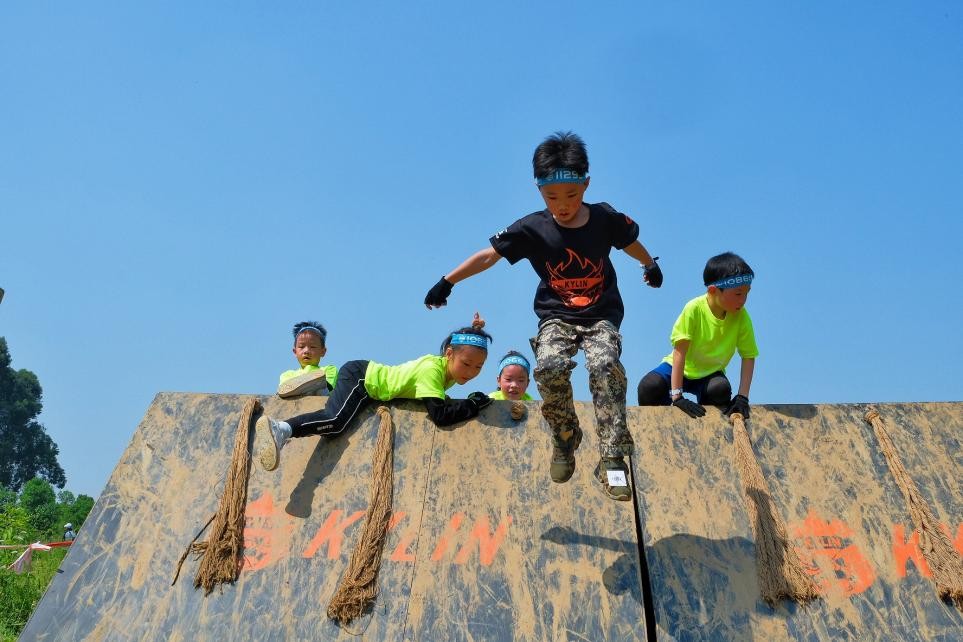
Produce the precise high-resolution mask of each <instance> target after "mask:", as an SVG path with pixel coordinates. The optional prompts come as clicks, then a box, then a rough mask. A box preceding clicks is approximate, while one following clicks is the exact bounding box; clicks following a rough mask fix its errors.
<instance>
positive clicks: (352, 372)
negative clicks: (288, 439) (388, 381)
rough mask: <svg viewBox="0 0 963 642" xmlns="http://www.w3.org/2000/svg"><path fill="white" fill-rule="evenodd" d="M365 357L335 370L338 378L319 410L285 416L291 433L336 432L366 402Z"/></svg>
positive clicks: (340, 429)
mask: <svg viewBox="0 0 963 642" xmlns="http://www.w3.org/2000/svg"><path fill="white" fill-rule="evenodd" d="M367 369H368V362H367V361H365V360H359V361H349V362H348V363H346V364H344V365H343V366H341V368H340V369H339V370H338V380H337V382H336V383H335V386H334V390H333V391H331V394H330V396H329V397H328V403H327V405H325V407H324V408H322V409H321V410H317V411H315V412H309V413H307V414H304V415H298V416H297V417H291V418H290V419H285V421H286V422H287V423H288V424H290V425H291V436H292V437H306V436H308V435H337V434H338V433H340V432H342V431H343V430H344V429H345V428H347V427H348V424H349V423H351V420H352V419H354V418H355V416H356V415H357V414H358V413H359V412H360V411H361V410H362V409H363V408H364V407H365V406H366V405H367V404H368V402H369V401H370V400H371V397H369V396H368V392H367V391H366V390H365V387H364V374H365V371H367Z"/></svg>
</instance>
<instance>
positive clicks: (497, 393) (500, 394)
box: [488, 390, 532, 401]
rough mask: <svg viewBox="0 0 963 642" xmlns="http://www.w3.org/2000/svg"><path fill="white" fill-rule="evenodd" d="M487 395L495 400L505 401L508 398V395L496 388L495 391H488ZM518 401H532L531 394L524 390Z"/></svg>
mask: <svg viewBox="0 0 963 642" xmlns="http://www.w3.org/2000/svg"><path fill="white" fill-rule="evenodd" d="M488 396H489V397H491V398H492V399H494V400H495V401H506V400H507V399H508V397H506V396H505V393H504V392H502V391H501V390H496V391H495V392H490V393H488ZM520 401H532V395H530V394H528V393H527V392H526V393H524V394H522V398H521V400H520Z"/></svg>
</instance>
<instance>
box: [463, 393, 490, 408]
mask: <svg viewBox="0 0 963 642" xmlns="http://www.w3.org/2000/svg"><path fill="white" fill-rule="evenodd" d="M468 401H470V402H472V404H474V405H475V408H476V409H478V410H481V409H482V408H484V407H485V406H487V405H488V404H490V403H491V402H492V398H491V397H489V396H488V395H486V394H485V393H484V392H473V393H471V394H470V395H468Z"/></svg>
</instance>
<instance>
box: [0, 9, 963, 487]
mask: <svg viewBox="0 0 963 642" xmlns="http://www.w3.org/2000/svg"><path fill="white" fill-rule="evenodd" d="M550 7H551V8H549V5H546V4H544V3H539V4H535V3H530V4H527V5H526V4H523V3H515V2H512V3H507V2H506V3H503V2H488V3H464V2H415V3H387V2H383V3H372V2H363V1H362V2H353V3H321V2H317V3H309V2H300V3H283V4H275V5H273V6H270V7H269V6H267V5H263V4H255V3H248V2H241V3H202V4H201V5H198V4H197V3H183V2H172V3H163V4H160V3H150V4H146V3H135V4H133V5H132V4H131V3H84V4H83V6H78V5H53V4H50V3H5V4H4V5H3V7H2V8H0V89H2V94H0V95H2V99H0V287H3V288H5V289H6V292H7V294H6V297H5V299H4V301H3V303H2V304H0V335H2V336H5V337H6V338H7V341H8V343H9V347H10V351H11V354H12V357H13V364H14V367H16V368H27V369H29V370H32V371H34V372H35V373H36V374H37V375H38V376H39V378H40V381H41V384H42V385H43V389H44V412H43V414H42V415H41V421H42V422H43V423H44V425H45V426H46V428H47V431H48V432H49V433H50V434H51V435H52V437H53V438H54V440H55V441H56V442H57V443H58V444H59V446H60V449H61V455H60V460H61V463H62V464H63V466H64V468H65V470H66V472H67V480H68V481H67V487H68V488H70V489H71V490H73V491H74V492H80V493H87V494H91V495H97V494H99V492H100V490H101V489H102V487H103V485H104V483H105V482H106V480H107V478H108V477H109V475H110V472H111V471H112V470H113V467H114V465H115V464H116V462H117V460H118V459H119V457H120V455H121V454H122V453H123V451H124V449H125V448H126V446H127V444H128V442H129V440H130V438H131V436H132V434H133V432H134V430H135V428H136V426H137V424H138V422H139V421H140V420H141V418H142V416H143V414H144V412H145V411H146V409H147V407H148V406H149V404H150V402H151V399H152V398H153V397H154V395H155V394H156V393H157V392H160V391H172V390H173V391H192V392H229V393H271V392H273V390H274V389H275V386H276V383H277V375H278V373H279V372H280V371H282V370H284V369H287V368H290V367H293V364H294V360H293V356H292V355H291V352H290V347H291V336H290V333H289V330H290V326H291V325H292V324H293V323H294V322H296V321H299V320H302V319H318V320H320V321H321V322H323V323H324V324H325V325H326V326H327V328H328V330H329V333H330V334H329V353H328V357H329V359H328V361H331V362H333V363H336V364H340V363H342V362H343V361H346V360H349V359H356V358H366V359H373V360H377V361H382V362H386V363H398V362H401V361H405V360H408V359H411V358H414V357H417V356H420V355H422V354H425V353H428V352H432V351H434V350H436V349H437V346H438V344H439V343H440V342H441V340H442V339H443V337H444V336H445V334H446V332H448V331H449V330H450V329H452V328H454V327H457V326H459V325H463V324H465V323H467V322H468V321H469V320H470V318H471V315H472V313H473V312H474V311H475V310H479V311H481V312H482V314H483V315H484V316H485V317H486V318H487V319H488V322H489V329H490V330H491V332H492V334H493V335H494V337H495V345H494V348H493V352H495V353H498V354H502V353H503V351H507V350H508V349H510V348H519V349H522V350H525V351H526V352H528V345H527V341H528V338H529V337H530V336H532V334H534V332H535V328H536V323H535V316H534V314H533V312H532V309H531V299H532V295H533V293H534V288H535V286H536V283H537V280H536V277H535V276H534V273H533V272H532V270H531V268H530V267H529V266H528V265H527V264H525V263H520V264H518V265H515V266H509V265H508V264H507V262H506V261H502V262H500V263H499V264H497V265H496V266H495V267H494V268H492V269H491V270H489V271H488V272H485V273H484V274H482V275H480V276H478V277H475V278H474V279H471V280H469V281H466V282H465V283H462V284H459V285H458V286H457V287H456V288H455V291H454V293H453V295H452V298H451V299H450V305H449V306H448V307H447V308H444V309H442V310H436V311H432V312H428V311H426V310H425V309H424V307H423V305H422V299H423V297H424V294H425V292H426V291H427V289H428V288H429V287H430V286H431V285H432V284H433V283H434V282H435V281H437V279H438V277H439V276H441V275H442V274H444V273H446V272H447V271H449V270H450V269H451V268H452V267H454V266H455V265H456V264H457V263H459V262H460V261H461V260H462V259H464V258H465V257H466V256H468V255H469V254H470V253H472V252H474V251H476V250H478V249H481V248H483V247H485V246H486V245H487V242H488V241H487V239H488V237H489V236H491V235H492V234H494V233H495V232H497V231H498V230H499V229H501V228H503V227H505V226H506V225H508V224H509V223H511V222H512V221H513V220H515V219H516V218H518V217H520V216H522V215H525V214H527V213H529V212H532V211H534V210H537V209H540V208H541V206H542V204H541V201H540V199H539V195H538V193H537V191H536V189H535V187H534V186H533V184H532V178H531V154H532V150H533V149H534V147H535V145H537V144H538V143H539V142H540V140H541V139H542V138H543V137H544V136H546V135H548V134H550V133H551V132H553V131H556V130H573V131H575V132H577V133H579V134H580V135H582V136H583V137H584V138H585V140H586V142H587V144H588V147H589V155H590V161H591V174H592V184H591V187H590V189H589V191H588V192H587V195H586V198H587V200H589V201H592V202H595V201H600V200H604V201H608V202H609V203H611V204H612V205H613V206H615V207H616V208H617V209H619V210H620V211H623V212H626V213H628V214H630V215H631V216H632V217H633V218H634V219H635V220H636V221H638V223H639V225H640V227H641V236H640V239H641V240H642V242H643V243H644V244H645V245H646V246H647V247H648V248H649V250H650V251H651V252H652V253H653V254H655V255H659V256H661V257H662V260H661V264H662V266H663V270H664V272H665V278H666V282H665V286H664V287H663V288H662V289H660V290H652V289H649V288H646V287H644V286H643V285H642V284H641V272H640V270H639V268H638V266H637V264H636V263H635V262H634V261H632V260H631V259H630V258H629V257H627V256H625V255H624V254H622V253H618V252H616V253H615V255H614V259H613V260H614V262H615V265H616V269H617V271H618V273H619V277H620V287H621V291H622V295H623V298H624V300H625V303H626V317H625V321H624V323H623V326H622V333H623V335H624V346H625V351H624V355H623V361H624V363H625V366H626V369H627V370H628V372H629V377H630V380H631V382H632V383H631V387H632V388H633V391H632V392H630V395H629V398H630V402H634V397H635V395H634V386H635V384H636V383H637V381H638V379H639V378H640V377H641V376H642V375H643V374H644V373H645V372H646V371H647V370H649V369H650V368H652V367H653V366H655V365H656V364H657V362H658V361H659V360H660V359H661V358H662V356H664V355H665V354H666V353H667V351H668V350H669V344H668V336H669V330H670V328H671V325H672V322H673V321H674V320H675V317H676V316H677V315H678V313H679V311H680V309H681V308H682V306H683V304H684V303H685V302H686V301H687V300H689V299H690V298H692V297H693V296H696V295H697V294H699V293H700V291H703V290H704V289H703V288H702V286H701V273H702V267H703V265H704V263H705V260H706V259H707V258H708V257H709V256H711V255H713V254H716V253H718V252H721V251H725V250H733V251H736V252H738V253H740V254H742V255H743V256H744V257H745V258H746V259H747V260H748V261H749V263H750V264H751V265H752V266H753V268H754V269H755V272H756V275H757V279H756V281H755V283H754V285H753V291H752V294H751V295H750V298H749V303H748V309H749V310H750V312H751V314H752V316H753V320H754V322H755V326H756V332H757V338H758V341H759V345H760V350H761V355H760V358H759V360H758V363H757V367H756V377H755V381H754V384H753V386H752V394H751V400H752V402H753V403H810V402H820V403H834V402H870V401H909V400H912V401H930V400H960V399H961V398H963V394H961V385H960V383H959V380H958V378H957V377H956V376H954V375H956V368H955V366H957V365H958V363H959V361H960V358H961V356H963V340H961V337H960V335H961V332H960V327H961V322H960V319H961V318H963V304H961V298H960V297H959V296H958V295H957V288H958V286H959V284H960V283H961V280H963V279H961V277H963V269H961V267H960V266H961V261H960V258H959V256H960V250H959V244H960V238H961V236H963V225H961V223H960V218H961V214H963V211H961V210H963V205H961V204H963V8H961V7H960V5H959V4H958V3H955V2H926V3H905V2H853V3H845V4H844V5H840V3H830V2H790V3H768V2H726V3H709V2H675V3H652V2H611V3H610V2H606V3H594V4H593V3H585V2H578V3H568V2H556V3H552V4H551V5H550ZM734 365H735V364H734ZM736 372H738V366H736V367H735V369H734V370H732V371H731V372H730V373H731V374H735V373H736ZM494 378H495V372H494V364H491V366H490V367H486V369H485V371H483V373H482V375H481V378H480V381H478V385H474V384H475V383H476V382H471V383H469V384H468V386H465V387H463V388H462V389H459V388H455V389H454V392H453V394H455V395H463V394H466V393H467V392H469V391H471V390H474V389H482V390H491V389H493V384H494ZM574 385H575V390H576V398H578V399H583V400H584V399H588V398H589V395H588V389H587V383H586V376H585V373H584V369H582V368H581V367H580V368H579V369H578V370H576V374H575V377H574ZM532 392H535V390H534V386H533V389H532Z"/></svg>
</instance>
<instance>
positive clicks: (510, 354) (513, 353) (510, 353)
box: [498, 350, 532, 377]
mask: <svg viewBox="0 0 963 642" xmlns="http://www.w3.org/2000/svg"><path fill="white" fill-rule="evenodd" d="M508 357H520V358H522V359H524V360H525V363H527V364H528V368H526V369H525V372H528V373H531V371H532V360H531V359H529V358H528V357H526V356H525V355H523V354H522V353H521V352H519V351H518V350H509V351H508V353H506V354H505V355H504V356H503V357H502V358H501V359H499V360H498V363H501V362H502V361H504V360H505V359H507V358H508ZM498 376H499V377H500V376H502V373H501V371H499V372H498Z"/></svg>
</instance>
